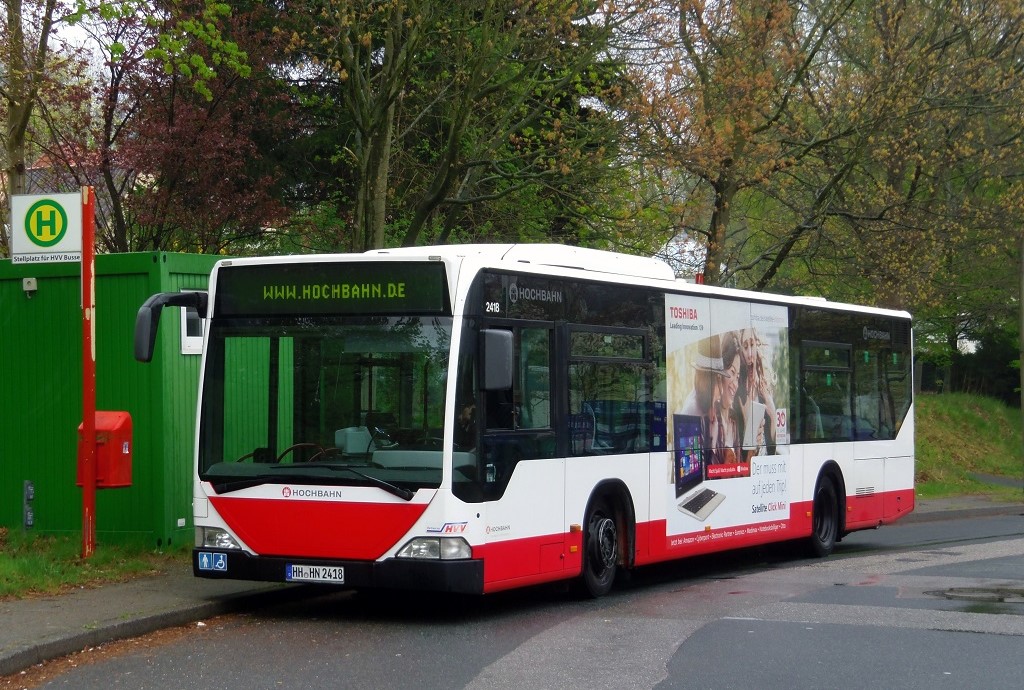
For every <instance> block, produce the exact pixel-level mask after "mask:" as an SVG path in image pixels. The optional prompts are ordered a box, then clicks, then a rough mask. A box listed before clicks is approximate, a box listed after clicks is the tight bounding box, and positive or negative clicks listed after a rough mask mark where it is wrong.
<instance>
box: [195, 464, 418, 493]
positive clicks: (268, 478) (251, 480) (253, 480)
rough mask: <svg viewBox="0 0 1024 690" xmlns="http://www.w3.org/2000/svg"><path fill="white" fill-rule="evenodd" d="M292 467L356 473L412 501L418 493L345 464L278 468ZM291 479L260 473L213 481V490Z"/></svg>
mask: <svg viewBox="0 0 1024 690" xmlns="http://www.w3.org/2000/svg"><path fill="white" fill-rule="evenodd" d="M291 468H295V469H308V468H317V469H325V470H330V471H332V472H349V473H350V474H354V475H356V476H357V477H359V478H360V479H364V480H365V481H367V482H369V483H370V484H373V485H374V486H376V487H377V488H378V489H383V490H384V491H387V492H388V493H389V494H393V495H395V496H398V497H399V498H401V499H402V500H404V501H411V500H412V499H413V497H414V496H415V495H416V494H415V492H413V491H410V490H409V489H403V488H402V487H400V486H395V485H394V484H392V483H391V482H386V481H384V480H383V479H379V478H377V477H373V476H371V475H369V474H365V473H364V472H360V471H359V470H357V469H354V468H352V467H343V466H339V465H318V464H306V465H290V466H288V467H279V468H277V469H278V471H280V470H283V469H291ZM291 479H293V477H291V476H289V475H288V474H287V473H280V474H278V473H267V474H261V475H258V476H256V477H245V478H243V479H232V480H229V481H225V482H214V483H213V490H214V491H216V492H217V493H218V494H226V493H231V492H232V491H241V490H242V489H248V488H251V487H254V486H260V485H262V484H269V483H270V482H274V481H289V480H291Z"/></svg>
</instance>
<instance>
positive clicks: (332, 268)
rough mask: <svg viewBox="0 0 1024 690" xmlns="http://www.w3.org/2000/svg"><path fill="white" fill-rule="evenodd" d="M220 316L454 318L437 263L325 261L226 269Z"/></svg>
mask: <svg viewBox="0 0 1024 690" xmlns="http://www.w3.org/2000/svg"><path fill="white" fill-rule="evenodd" d="M217 283H218V284H217V302H216V305H215V309H214V313H215V315H216V316H219V317H223V316H278V315H312V314H337V315H345V314H357V315H362V314H449V313H450V308H449V301H448V294H447V292H448V291H447V280H446V278H445V271H444V265H443V264H440V263H437V262H389V263H384V262H372V263H371V262H360V263H349V262H344V263H343V262H324V263H303V264H265V265H246V266H225V267H223V268H221V270H220V272H219V274H218V278H217Z"/></svg>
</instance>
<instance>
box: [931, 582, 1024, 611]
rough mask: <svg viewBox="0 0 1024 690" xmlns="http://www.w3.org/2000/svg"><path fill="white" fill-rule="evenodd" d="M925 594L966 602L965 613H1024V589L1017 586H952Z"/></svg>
mask: <svg viewBox="0 0 1024 690" xmlns="http://www.w3.org/2000/svg"><path fill="white" fill-rule="evenodd" d="M925 594H928V595H930V596H933V597H940V598H942V599H948V600H949V601H956V602H964V603H965V604H966V606H964V607H963V609H961V610H962V611H964V612H965V613H999V614H1011V615H1024V606H1022V604H1024V589H1020V588H1016V587H951V588H949V589H944V590H938V591H932V592H925Z"/></svg>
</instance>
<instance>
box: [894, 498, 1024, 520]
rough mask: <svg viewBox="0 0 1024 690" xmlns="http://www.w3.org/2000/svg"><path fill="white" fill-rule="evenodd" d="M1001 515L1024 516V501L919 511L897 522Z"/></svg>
mask: <svg viewBox="0 0 1024 690" xmlns="http://www.w3.org/2000/svg"><path fill="white" fill-rule="evenodd" d="M1000 515H1020V516H1024V503H999V504H995V505H991V506H981V507H973V508H967V507H964V508H947V509H944V510H933V511H928V510H925V511H918V510H915V511H913V512H912V513H910V515H907V516H906V517H903V518H900V519H899V520H898V521H897V522H896V523H895V524H900V523H902V524H909V523H918V522H938V521H939V520H955V519H969V518H978V517H998V516H1000Z"/></svg>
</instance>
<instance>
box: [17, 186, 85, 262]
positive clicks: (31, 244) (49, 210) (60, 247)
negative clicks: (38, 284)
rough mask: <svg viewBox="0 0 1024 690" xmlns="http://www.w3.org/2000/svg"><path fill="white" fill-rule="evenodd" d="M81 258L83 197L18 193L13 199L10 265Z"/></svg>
mask: <svg viewBox="0 0 1024 690" xmlns="http://www.w3.org/2000/svg"><path fill="white" fill-rule="evenodd" d="M81 259H82V196H81V194H78V193H75V194H17V195H15V196H13V197H11V263H14V264H29V263H45V262H57V261H65V262H66V261H81Z"/></svg>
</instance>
